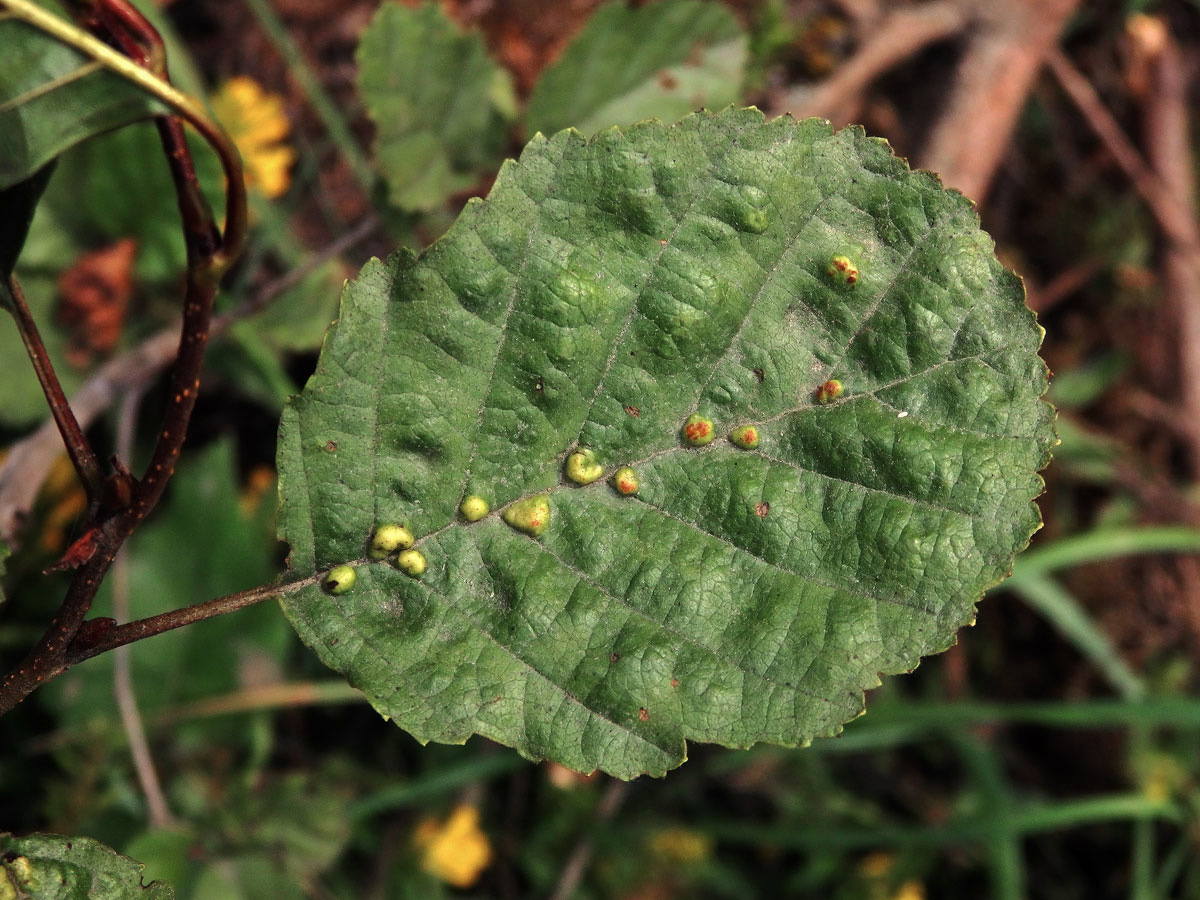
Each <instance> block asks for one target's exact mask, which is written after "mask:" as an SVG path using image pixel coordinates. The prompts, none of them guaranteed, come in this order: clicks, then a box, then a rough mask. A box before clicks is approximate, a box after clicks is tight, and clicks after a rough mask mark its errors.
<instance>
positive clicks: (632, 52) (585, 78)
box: [527, 0, 747, 134]
mask: <svg viewBox="0 0 1200 900" xmlns="http://www.w3.org/2000/svg"><path fill="white" fill-rule="evenodd" d="M746 55H747V40H746V35H745V34H744V33H743V31H742V29H741V27H740V26H739V25H738V23H737V19H735V18H734V16H733V13H731V12H730V11H729V10H728V9H727V8H725V7H724V6H723V5H721V4H720V3H712V2H697V0H666V2H663V3H651V4H648V5H646V6H642V7H639V8H637V9H634V8H631V7H628V6H626V5H625V4H624V3H607V4H604V5H603V6H601V7H600V8H599V9H597V10H596V12H595V13H594V14H593V15H592V17H591V18H590V19H588V21H587V23H586V24H585V25H584V27H583V30H582V31H581V32H580V33H579V35H578V36H576V38H575V39H574V40H573V41H572V42H571V43H570V44H569V45H568V46H567V49H566V50H565V51H564V52H563V54H562V56H561V57H560V58H559V59H558V60H557V61H556V62H555V63H554V64H552V65H551V66H549V67H548V68H547V69H546V71H545V72H544V73H542V77H541V79H539V81H538V83H537V86H536V87H535V88H534V91H533V94H532V96H531V97H530V98H529V112H528V115H527V124H528V128H527V130H528V132H529V133H530V134H532V133H533V132H535V131H542V132H545V133H546V134H552V133H554V132H556V131H559V130H560V129H563V128H568V127H575V128H578V129H579V130H580V131H582V132H583V133H584V134H591V133H592V132H594V131H596V130H598V129H600V128H607V127H608V126H610V125H628V124H630V123H632V122H638V121H641V120H642V119H651V118H657V119H662V120H663V121H665V122H673V121H675V120H677V119H679V118H681V117H683V116H685V115H687V114H688V113H690V112H694V111H695V110H697V109H700V108H701V107H707V108H709V109H721V108H722V107H725V106H728V105H729V104H730V103H733V102H735V101H736V100H737V99H738V97H739V96H740V94H741V86H742V79H743V77H744V74H745V67H746Z"/></svg>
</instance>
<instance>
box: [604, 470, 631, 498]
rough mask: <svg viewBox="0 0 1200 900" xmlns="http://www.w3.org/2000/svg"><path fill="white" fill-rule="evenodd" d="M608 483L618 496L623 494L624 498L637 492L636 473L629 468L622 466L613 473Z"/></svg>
mask: <svg viewBox="0 0 1200 900" xmlns="http://www.w3.org/2000/svg"><path fill="white" fill-rule="evenodd" d="M610 482H611V484H612V486H613V487H614V488H616V491H617V493H618V494H624V495H625V496H626V497H629V496H632V495H633V494H636V493H637V492H638V476H637V472H635V471H633V469H631V468H630V467H629V466H622V467H621V468H620V469H617V471H616V472H614V473H613V477H612V478H611V479H610Z"/></svg>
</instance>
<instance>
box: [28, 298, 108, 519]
mask: <svg viewBox="0 0 1200 900" xmlns="http://www.w3.org/2000/svg"><path fill="white" fill-rule="evenodd" d="M8 287H9V293H10V295H11V297H12V303H13V308H12V314H13V318H14V319H16V322H17V330H18V331H20V332H21V340H22V341H24V342H25V349H26V350H27V351H28V352H29V361H30V362H31V363H33V370H34V372H36V373H37V379H38V383H39V384H41V386H42V391H43V392H44V393H45V395H46V402H47V403H48V404H49V405H50V413H51V415H53V417H54V424H55V425H56V426H58V431H59V434H61V435H62V439H63V443H64V444H66V447H67V455H68V456H70V457H71V464H72V465H73V466H75V471H76V473H78V475H79V480H80V481H81V482H82V483H83V488H84V490H85V491H86V492H87V496H88V500H89V501H93V502H95V501H97V500H98V499H99V498H100V496H101V492H102V490H103V487H104V471H103V469H102V468H101V466H100V460H98V459H97V458H96V453H95V451H94V450H92V445H91V444H89V443H88V439H87V437H86V436H85V435H84V433H83V429H82V428H80V427H79V422H78V421H76V419H75V414H74V413H73V412H71V405H70V404H69V403H68V402H67V396H66V394H64V393H63V389H62V385H61V384H60V383H59V381H58V374H57V373H56V372H55V371H54V366H53V364H52V363H51V362H50V355H49V354H48V353H47V352H46V345H45V344H43V343H42V336H41V334H39V333H38V328H37V323H36V322H34V320H33V315H32V314H31V313H30V312H29V305H28V304H27V303H26V302H25V295H24V294H23V293H22V291H21V285H20V284H19V283H18V282H17V279H16V276H10V278H9V284H8Z"/></svg>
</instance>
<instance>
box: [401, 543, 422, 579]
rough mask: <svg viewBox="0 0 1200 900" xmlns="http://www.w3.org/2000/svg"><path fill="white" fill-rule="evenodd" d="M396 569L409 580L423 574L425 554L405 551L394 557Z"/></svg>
mask: <svg viewBox="0 0 1200 900" xmlns="http://www.w3.org/2000/svg"><path fill="white" fill-rule="evenodd" d="M396 568H397V569H399V570H400V571H401V572H403V573H404V574H405V575H408V576H409V577H410V578H420V577H421V576H422V575H424V574H425V554H424V553H422V552H421V551H420V550H405V551H404V552H402V553H399V554H397V556H396Z"/></svg>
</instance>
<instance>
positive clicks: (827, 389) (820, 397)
mask: <svg viewBox="0 0 1200 900" xmlns="http://www.w3.org/2000/svg"><path fill="white" fill-rule="evenodd" d="M845 390H846V386H845V385H844V384H842V383H841V382H840V381H838V380H837V379H836V378H830V379H829V380H828V381H827V382H825V383H824V384H823V385H821V386H820V387H819V388H817V390H816V392H815V393H814V395H813V396H814V397H815V398H816V401H817V402H818V403H820V404H821V405H822V406H825V405H826V404H829V403H832V402H833V401H834V400H836V399H837V398H838V397H840V396H842V394H843V393H844V392H845Z"/></svg>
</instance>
